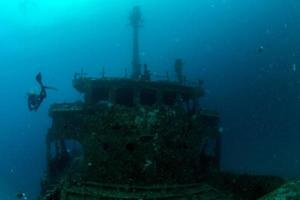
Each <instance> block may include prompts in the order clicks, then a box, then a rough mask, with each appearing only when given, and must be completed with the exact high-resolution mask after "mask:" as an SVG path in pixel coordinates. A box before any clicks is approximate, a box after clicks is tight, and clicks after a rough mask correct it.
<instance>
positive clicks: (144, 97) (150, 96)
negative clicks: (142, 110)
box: [140, 89, 156, 106]
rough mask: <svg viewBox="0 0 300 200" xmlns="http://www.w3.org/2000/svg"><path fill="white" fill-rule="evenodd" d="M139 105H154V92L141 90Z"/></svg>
mask: <svg viewBox="0 0 300 200" xmlns="http://www.w3.org/2000/svg"><path fill="white" fill-rule="evenodd" d="M140 103H141V104H142V105H146V106H152V105H154V104H155V103H156V91H155V90H151V89H143V90H142V91H141V94H140Z"/></svg>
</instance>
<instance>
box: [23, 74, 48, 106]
mask: <svg viewBox="0 0 300 200" xmlns="http://www.w3.org/2000/svg"><path fill="white" fill-rule="evenodd" d="M36 81H37V82H38V83H39V85H40V86H41V92H40V94H28V102H27V103H28V109H29V110H30V111H37V110H38V109H39V107H40V105H41V104H42V102H43V101H44V99H45V98H46V97H47V92H46V89H47V87H45V86H44V85H43V83H42V75H41V73H38V75H37V76H36Z"/></svg>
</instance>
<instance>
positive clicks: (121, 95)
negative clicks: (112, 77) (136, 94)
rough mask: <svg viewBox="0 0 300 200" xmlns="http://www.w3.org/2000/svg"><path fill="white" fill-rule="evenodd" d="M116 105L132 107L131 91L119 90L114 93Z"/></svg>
mask: <svg viewBox="0 0 300 200" xmlns="http://www.w3.org/2000/svg"><path fill="white" fill-rule="evenodd" d="M116 104H119V105H124V106H133V105H134V103H133V91H132V90H131V89H129V88H120V89H117V91H116Z"/></svg>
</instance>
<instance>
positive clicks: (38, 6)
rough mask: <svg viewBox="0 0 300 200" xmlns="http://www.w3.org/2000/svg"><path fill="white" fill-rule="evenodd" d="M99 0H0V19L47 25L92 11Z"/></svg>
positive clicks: (24, 23) (17, 22) (23, 23)
mask: <svg viewBox="0 0 300 200" xmlns="http://www.w3.org/2000/svg"><path fill="white" fill-rule="evenodd" d="M96 3H97V4H98V5H100V4H99V3H101V0H99V1H96V0H1V1H0V20H1V21H4V22H5V21H8V22H13V23H15V24H22V25H47V24H52V23H53V22H58V21H64V20H68V19H72V18H75V19H76V18H77V17H78V16H82V15H85V14H89V12H92V10H93V9H92V8H94V7H95V4H96Z"/></svg>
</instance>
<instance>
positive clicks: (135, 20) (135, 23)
mask: <svg viewBox="0 0 300 200" xmlns="http://www.w3.org/2000/svg"><path fill="white" fill-rule="evenodd" d="M130 23H131V26H132V28H133V52H132V72H131V78H132V79H136V80H137V79H139V77H140V75H141V63H140V56H139V28H140V26H141V23H142V15H141V10H140V7H139V6H135V7H134V8H133V10H132V12H131V14H130Z"/></svg>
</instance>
